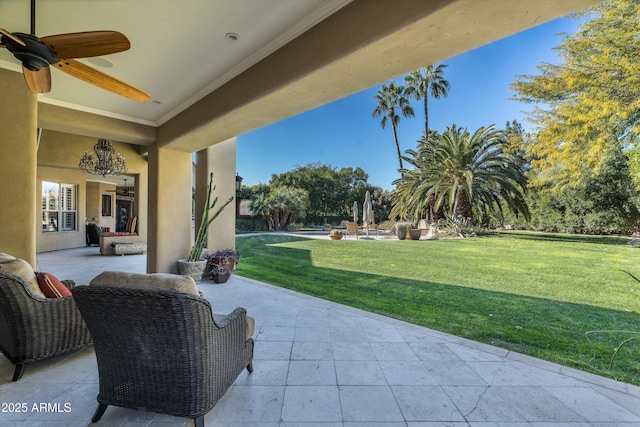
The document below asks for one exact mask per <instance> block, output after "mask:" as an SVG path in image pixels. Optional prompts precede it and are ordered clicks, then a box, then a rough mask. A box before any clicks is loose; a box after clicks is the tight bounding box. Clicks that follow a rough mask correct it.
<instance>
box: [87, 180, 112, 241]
mask: <svg viewBox="0 0 640 427" xmlns="http://www.w3.org/2000/svg"><path fill="white" fill-rule="evenodd" d="M115 189H116V186H115V184H111V183H108V182H99V181H87V223H93V224H96V225H98V226H100V227H108V228H109V229H110V230H111V231H115V229H116V197H117V196H116V193H115ZM103 195H108V196H110V197H111V203H110V206H109V207H108V208H107V209H106V210H105V213H108V212H110V213H111V215H110V216H108V215H107V216H103V215H102V213H103V209H102V208H103V206H102V196H103ZM109 208H110V209H109Z"/></svg>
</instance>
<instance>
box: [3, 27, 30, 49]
mask: <svg viewBox="0 0 640 427" xmlns="http://www.w3.org/2000/svg"><path fill="white" fill-rule="evenodd" d="M0 34H2V35H3V36H6V37H9V38H10V39H11V40H13V41H14V42H16V43H18V44H19V45H21V46H26V45H27V44H26V43H25V42H23V41H22V40H20V38H18V37H16V36H14V35H13V34H11V33H10V32H9V31H7V30H5V29H3V28H0Z"/></svg>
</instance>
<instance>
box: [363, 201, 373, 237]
mask: <svg viewBox="0 0 640 427" xmlns="http://www.w3.org/2000/svg"><path fill="white" fill-rule="evenodd" d="M362 222H364V225H365V227H366V234H367V237H369V224H371V223H373V206H372V205H371V194H369V190H367V192H366V193H365V195H364V203H363V204H362Z"/></svg>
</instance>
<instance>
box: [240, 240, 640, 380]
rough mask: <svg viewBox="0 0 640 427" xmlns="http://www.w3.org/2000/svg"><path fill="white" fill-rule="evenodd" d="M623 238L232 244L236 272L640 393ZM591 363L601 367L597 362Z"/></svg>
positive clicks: (634, 262) (629, 256)
mask: <svg viewBox="0 0 640 427" xmlns="http://www.w3.org/2000/svg"><path fill="white" fill-rule="evenodd" d="M626 242H627V241H626V240H625V239H619V238H614V237H593V236H589V237H588V236H584V237H583V236H575V235H559V234H535V233H518V232H510V233H501V234H499V235H495V236H487V237H477V238H471V239H441V240H432V241H410V240H406V241H397V240H387V241H385V240H344V239H343V240H339V241H330V240H314V239H305V238H297V237H289V236H278V235H257V236H252V237H239V238H237V239H236V249H237V250H239V251H240V252H241V253H242V259H241V262H240V264H239V265H238V267H237V271H236V273H237V274H238V275H241V276H244V277H250V278H253V279H256V280H260V281H263V282H267V283H271V284H274V285H277V286H281V287H283V288H288V289H293V290H296V291H299V292H303V293H306V294H309V295H314V296H317V297H320V298H324V299H327V300H331V301H335V302H339V303H342V304H346V305H350V306H353V307H357V308H361V309H364V310H368V311H371V312H375V313H380V314H383V315H386V316H389V317H394V318H397V319H401V320H404V321H407V322H411V323H415V324H418V325H422V326H426V327H429V328H433V329H437V330H440V331H444V332H448V333H451V334H454V335H457V336H461V337H465V338H469V339H472V340H475V341H480V342H484V343H488V344H493V345H496V346H499V347H503V348H506V349H509V350H514V351H517V352H520V353H524V354H529V355H531V356H535V357H539V358H542V359H546V360H550V361H553V362H557V363H561V364H563V365H567V366H573V367H576V368H579V369H582V370H585V371H589V372H594V373H597V374H600V375H603V376H607V377H612V378H616V379H618V380H621V381H625V382H629V383H633V384H640V340H633V341H630V342H629V343H628V344H626V345H625V346H623V347H622V349H621V351H620V352H619V353H618V355H617V357H616V359H615V361H614V363H613V366H612V368H611V369H609V364H610V363H609V362H610V360H611V356H612V355H613V352H614V350H615V348H616V346H617V345H618V344H619V343H620V342H621V341H623V340H624V339H625V338H629V337H632V336H634V335H633V334H628V333H627V334H620V333H615V334H613V333H599V334H595V335H590V340H591V342H590V341H589V340H588V339H587V338H586V337H585V332H587V331H592V330H624V331H638V333H637V334H636V335H639V336H640V316H639V315H638V313H640V283H638V282H636V281H635V280H633V279H632V278H631V277H629V276H628V275H626V274H625V273H623V272H622V271H621V270H626V271H628V272H630V273H632V274H633V275H635V276H636V277H640V248H633V247H630V246H628V245H626ZM594 352H595V357H594Z"/></svg>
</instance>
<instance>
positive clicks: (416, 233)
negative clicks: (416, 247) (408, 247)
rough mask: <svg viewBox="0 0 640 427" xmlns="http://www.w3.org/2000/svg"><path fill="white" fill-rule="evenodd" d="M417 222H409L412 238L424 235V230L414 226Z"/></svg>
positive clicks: (416, 238) (418, 238)
mask: <svg viewBox="0 0 640 427" xmlns="http://www.w3.org/2000/svg"><path fill="white" fill-rule="evenodd" d="M414 225H415V223H409V224H408V230H409V238H410V239H411V240H420V236H422V230H421V229H419V228H415V227H414Z"/></svg>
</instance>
